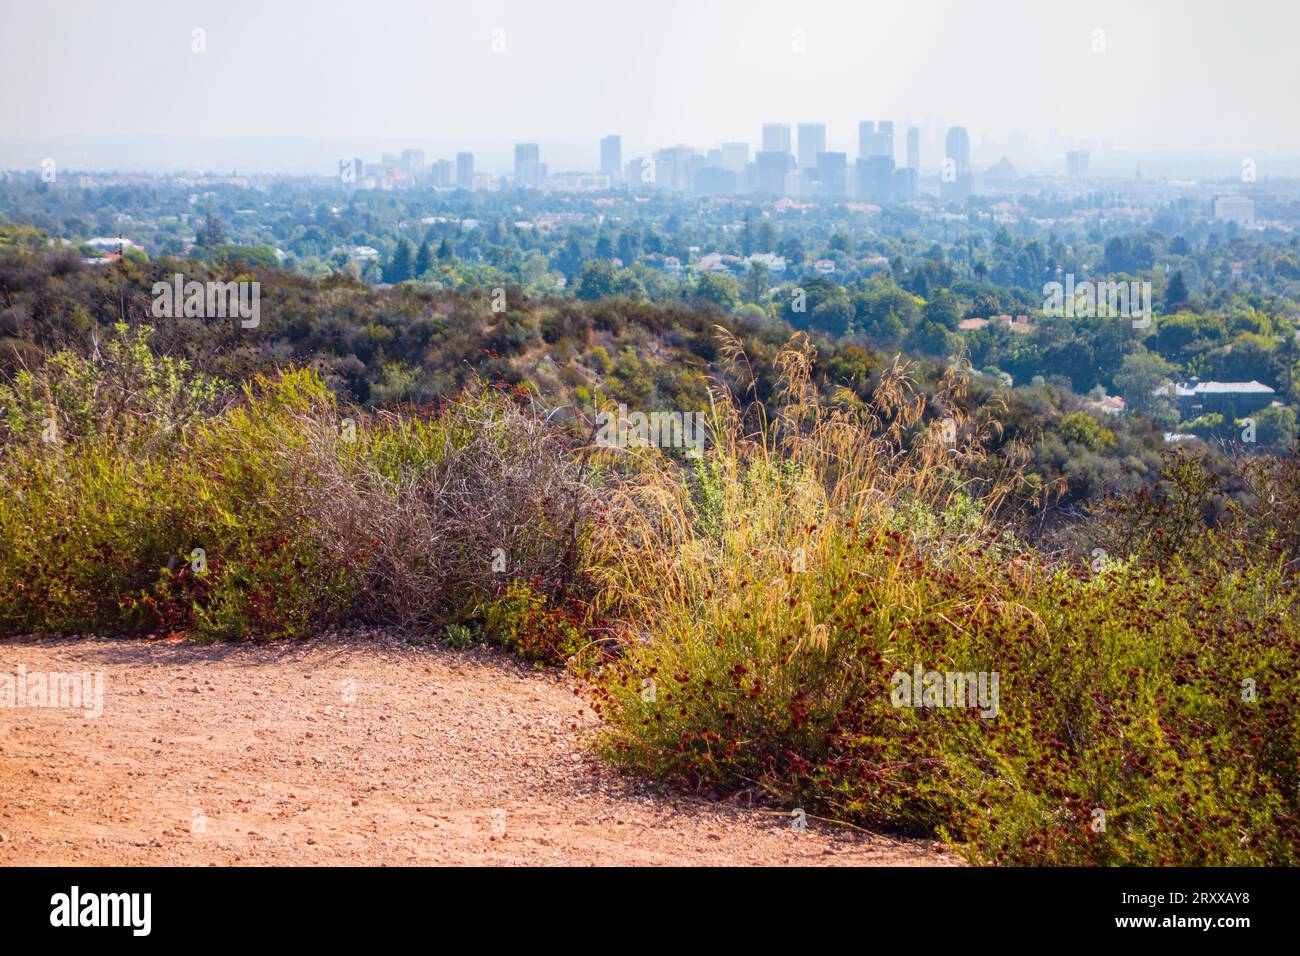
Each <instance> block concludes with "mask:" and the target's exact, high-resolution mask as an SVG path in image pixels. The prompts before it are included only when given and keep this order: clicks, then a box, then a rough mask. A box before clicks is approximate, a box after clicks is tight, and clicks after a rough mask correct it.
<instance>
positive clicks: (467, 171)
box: [456, 153, 474, 189]
mask: <svg viewBox="0 0 1300 956" xmlns="http://www.w3.org/2000/svg"><path fill="white" fill-rule="evenodd" d="M456 185H457V186H459V187H460V188H461V189H473V188H474V154H473V153H457V154H456Z"/></svg>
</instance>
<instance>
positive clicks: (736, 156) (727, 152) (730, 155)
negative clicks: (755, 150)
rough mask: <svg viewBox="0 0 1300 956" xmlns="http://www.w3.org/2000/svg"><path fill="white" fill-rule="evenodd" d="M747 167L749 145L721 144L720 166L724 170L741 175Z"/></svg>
mask: <svg viewBox="0 0 1300 956" xmlns="http://www.w3.org/2000/svg"><path fill="white" fill-rule="evenodd" d="M748 165H749V144H748V143H723V144H722V166H723V168H724V169H730V170H732V171H733V172H735V173H736V174H738V175H739V174H740V173H743V172H744V171H745V167H746V166H748Z"/></svg>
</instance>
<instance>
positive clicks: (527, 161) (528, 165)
mask: <svg viewBox="0 0 1300 956" xmlns="http://www.w3.org/2000/svg"><path fill="white" fill-rule="evenodd" d="M545 178H546V164H545V163H543V162H542V161H541V149H539V148H538V146H537V144H536V143H517V144H515V185H516V186H538V185H540V184H541V182H542V181H543V180H544V179H545Z"/></svg>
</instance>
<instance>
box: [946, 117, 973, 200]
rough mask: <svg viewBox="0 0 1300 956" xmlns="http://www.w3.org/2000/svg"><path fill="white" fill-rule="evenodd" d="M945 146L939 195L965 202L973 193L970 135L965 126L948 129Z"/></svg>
mask: <svg viewBox="0 0 1300 956" xmlns="http://www.w3.org/2000/svg"><path fill="white" fill-rule="evenodd" d="M944 148H945V152H946V154H947V155H946V156H945V157H944V161H943V171H942V173H941V174H940V176H939V196H940V198H942V199H949V200H952V201H954V202H965V201H966V200H967V199H969V198H970V194H971V173H970V136H968V135H967V133H966V128H965V127H964V126H954V127H952V128H951V129H949V130H948V137H947V139H946V140H945V143H944Z"/></svg>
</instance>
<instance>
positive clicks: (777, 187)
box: [754, 149, 792, 196]
mask: <svg viewBox="0 0 1300 956" xmlns="http://www.w3.org/2000/svg"><path fill="white" fill-rule="evenodd" d="M791 159H792V157H791V156H790V153H789V151H781V150H776V149H765V150H760V151H759V152H758V153H755V154H754V163H755V165H756V166H757V167H758V183H757V189H758V192H760V193H764V194H766V195H769V196H784V195H785V186H786V183H785V174H786V173H788V172H789V171H790V166H791Z"/></svg>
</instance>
